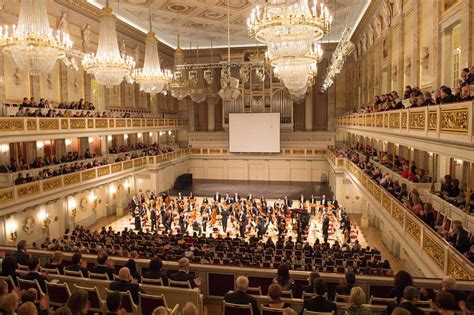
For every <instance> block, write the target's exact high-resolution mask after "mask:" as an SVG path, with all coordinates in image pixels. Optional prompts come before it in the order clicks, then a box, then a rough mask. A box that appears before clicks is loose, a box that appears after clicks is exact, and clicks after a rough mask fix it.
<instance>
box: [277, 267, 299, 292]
mask: <svg viewBox="0 0 474 315" xmlns="http://www.w3.org/2000/svg"><path fill="white" fill-rule="evenodd" d="M273 282H274V283H278V284H279V285H280V286H281V289H282V290H283V291H290V290H292V289H293V287H294V282H293V280H291V278H290V267H289V266H288V264H287V263H281V264H280V266H278V269H277V276H276V278H275V279H274V280H273Z"/></svg>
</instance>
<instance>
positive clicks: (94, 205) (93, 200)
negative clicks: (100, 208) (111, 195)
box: [89, 192, 100, 211]
mask: <svg viewBox="0 0 474 315" xmlns="http://www.w3.org/2000/svg"><path fill="white" fill-rule="evenodd" d="M89 201H90V202H91V203H92V210H94V211H95V210H96V209H97V204H98V203H100V200H98V199H97V196H96V195H94V193H92V192H91V193H90V195H89Z"/></svg>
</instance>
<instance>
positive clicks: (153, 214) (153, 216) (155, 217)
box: [150, 207, 158, 231]
mask: <svg viewBox="0 0 474 315" xmlns="http://www.w3.org/2000/svg"><path fill="white" fill-rule="evenodd" d="M150 220H151V230H152V231H154V230H156V228H157V224H156V223H157V220H158V211H156V208H155V207H153V208H151V211H150Z"/></svg>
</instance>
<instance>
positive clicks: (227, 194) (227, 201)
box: [224, 193, 231, 205]
mask: <svg viewBox="0 0 474 315" xmlns="http://www.w3.org/2000/svg"><path fill="white" fill-rule="evenodd" d="M224 202H225V203H226V204H227V205H230V203H231V200H230V196H229V193H225V197H224Z"/></svg>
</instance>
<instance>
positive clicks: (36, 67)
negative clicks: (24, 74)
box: [0, 0, 72, 75]
mask: <svg viewBox="0 0 474 315" xmlns="http://www.w3.org/2000/svg"><path fill="white" fill-rule="evenodd" d="M0 47H3V52H7V53H10V54H11V56H12V58H13V61H14V62H15V64H16V65H17V66H18V68H19V69H20V70H24V71H29V73H30V74H31V75H39V74H41V73H48V72H50V71H51V70H52V69H53V68H54V65H55V64H56V60H58V59H59V58H64V57H65V56H66V54H67V53H68V52H69V51H70V50H71V49H72V41H71V39H70V37H69V34H67V33H65V32H61V31H60V30H57V31H53V29H51V28H50V27H49V21H48V13H47V11H46V1H45V0H22V1H21V3H20V14H19V18H18V24H17V25H16V26H8V25H4V26H1V27H0Z"/></svg>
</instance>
